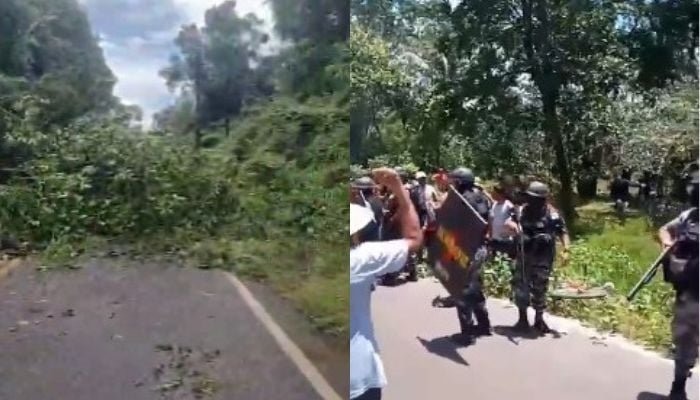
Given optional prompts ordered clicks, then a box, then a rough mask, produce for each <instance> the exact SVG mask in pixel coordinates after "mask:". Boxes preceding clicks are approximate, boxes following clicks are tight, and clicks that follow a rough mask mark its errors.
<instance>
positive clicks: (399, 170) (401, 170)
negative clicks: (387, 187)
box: [394, 167, 408, 182]
mask: <svg viewBox="0 0 700 400" xmlns="http://www.w3.org/2000/svg"><path fill="white" fill-rule="evenodd" d="M394 170H395V171H396V173H397V174H398V175H399V178H401V181H402V182H406V181H407V180H408V171H406V168H404V167H396V168H394Z"/></svg>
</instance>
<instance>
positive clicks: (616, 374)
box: [372, 279, 698, 400]
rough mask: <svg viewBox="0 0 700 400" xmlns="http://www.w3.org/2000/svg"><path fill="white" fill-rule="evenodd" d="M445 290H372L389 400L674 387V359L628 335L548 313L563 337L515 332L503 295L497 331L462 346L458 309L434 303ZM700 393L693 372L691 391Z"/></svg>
mask: <svg viewBox="0 0 700 400" xmlns="http://www.w3.org/2000/svg"><path fill="white" fill-rule="evenodd" d="M438 294H440V295H444V294H446V292H445V291H444V289H442V287H441V286H440V285H439V284H438V283H436V282H433V280H432V279H423V280H421V281H420V282H417V283H407V284H404V285H401V286H399V287H393V288H387V287H378V288H377V290H376V291H375V292H374V293H373V299H372V303H373V310H372V311H373V319H374V323H375V329H376V330H377V335H378V341H379V347H380V349H381V354H382V359H383V360H384V363H385V368H386V373H387V379H388V381H389V385H388V386H387V388H386V390H385V396H384V399H385V400H410V399H440V400H452V399H455V400H458V399H459V400H463V399H475V400H521V399H522V400H529V399H538V400H635V399H638V400H660V399H662V398H664V397H660V395H661V394H667V393H668V390H669V389H670V384H671V380H672V374H673V372H672V371H673V365H672V363H671V362H670V361H669V360H664V359H662V358H661V357H659V356H656V355H654V354H652V353H648V352H645V351H642V350H640V349H639V348H637V347H636V346H634V345H631V344H629V343H627V342H626V341H624V340H623V339H621V338H607V339H602V340H600V339H591V337H592V336H594V335H596V333H595V332H593V331H591V330H589V329H585V328H582V327H580V325H579V324H578V323H576V322H575V321H572V320H566V319H563V318H555V317H549V319H548V322H550V327H552V328H555V329H557V330H559V331H560V332H561V335H560V337H559V338H554V337H545V338H537V339H532V338H522V337H512V331H510V330H508V329H506V328H505V326H508V325H512V324H513V323H514V322H515V320H516V319H517V311H516V309H515V308H513V306H512V305H510V304H509V303H507V302H505V301H501V300H489V304H488V305H489V311H490V314H491V320H492V323H493V325H494V326H495V329H496V331H497V333H496V334H494V335H493V336H491V337H485V338H481V339H479V340H478V341H477V343H476V344H474V345H472V346H469V347H466V348H457V347H455V346H454V345H453V344H452V342H451V341H450V339H449V336H450V335H451V334H453V333H455V332H456V331H458V329H459V327H458V323H457V315H456V311H455V309H452V308H450V309H439V308H433V307H432V306H431V304H430V303H431V300H432V299H433V298H434V297H435V296H436V295H438ZM531 320H532V315H531ZM509 336H510V337H509ZM598 336H600V335H598ZM697 393H698V374H697V373H694V374H693V378H692V379H691V382H690V383H689V385H688V395H689V396H690V399H691V400H698V394H697Z"/></svg>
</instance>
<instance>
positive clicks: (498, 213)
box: [489, 182, 515, 254]
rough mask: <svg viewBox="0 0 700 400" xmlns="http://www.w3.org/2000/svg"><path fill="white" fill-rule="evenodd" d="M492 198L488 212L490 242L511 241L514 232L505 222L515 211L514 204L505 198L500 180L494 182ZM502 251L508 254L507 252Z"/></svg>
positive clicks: (504, 191)
mask: <svg viewBox="0 0 700 400" xmlns="http://www.w3.org/2000/svg"><path fill="white" fill-rule="evenodd" d="M493 200H494V203H493V206H492V207H491V212H490V214H489V226H490V227H491V230H490V232H489V235H490V238H491V242H492V244H493V242H496V243H500V242H512V241H513V233H514V232H513V231H512V229H511V228H510V227H509V226H508V225H506V222H507V221H508V220H509V219H510V217H511V216H512V214H513V212H514V211H515V206H514V205H513V203H511V202H510V200H508V199H507V198H506V189H505V187H504V184H503V183H502V182H499V183H498V184H496V187H494V190H493ZM503 253H506V254H509V252H503Z"/></svg>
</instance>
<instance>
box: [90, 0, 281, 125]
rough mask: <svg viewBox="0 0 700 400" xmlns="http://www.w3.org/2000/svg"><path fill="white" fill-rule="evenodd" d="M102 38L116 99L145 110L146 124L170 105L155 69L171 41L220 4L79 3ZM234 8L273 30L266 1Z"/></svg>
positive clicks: (198, 0)
mask: <svg viewBox="0 0 700 400" xmlns="http://www.w3.org/2000/svg"><path fill="white" fill-rule="evenodd" d="M79 2H80V3H81V4H82V5H83V7H84V8H85V10H86V11H87V14H88V16H89V18H90V22H91V24H92V29H93V30H94V31H95V33H96V34H97V35H98V36H99V38H100V46H101V47H102V49H103V51H104V54H105V58H106V60H107V64H108V65H109V67H110V68H111V69H112V72H113V73H114V74H115V75H116V77H117V79H118V82H117V85H116V87H115V93H114V94H115V95H116V96H119V97H120V98H121V99H122V101H123V102H124V103H126V104H137V105H139V106H140V107H141V108H142V109H143V110H144V119H145V121H144V122H145V123H146V124H145V125H146V126H149V125H150V120H151V116H152V114H153V113H154V112H156V111H158V110H160V109H162V108H163V107H165V106H167V105H168V104H170V103H171V102H172V101H173V95H172V94H171V93H169V92H168V89H167V88H166V86H165V82H164V81H163V80H162V79H161V78H160V77H159V76H158V71H159V70H160V69H161V68H163V67H164V66H165V65H167V63H168V58H169V56H170V55H171V54H172V53H173V52H174V51H175V47H174V45H173V40H174V39H175V37H176V36H177V32H178V30H179V28H180V26H182V25H183V24H186V23H192V22H195V23H197V24H199V25H201V24H202V21H203V20H204V12H205V11H206V10H207V9H209V8H210V7H212V6H214V5H217V4H219V3H221V2H222V1H221V0H79ZM236 8H237V10H238V13H239V14H241V15H243V14H247V13H249V12H251V13H254V14H256V15H257V16H258V17H260V18H261V19H263V20H264V21H265V25H266V29H267V30H269V31H271V29H272V15H271V10H270V8H269V7H268V6H267V4H266V3H265V1H264V0H238V1H237V5H236Z"/></svg>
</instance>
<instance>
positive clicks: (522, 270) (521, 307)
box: [510, 181, 569, 334]
mask: <svg viewBox="0 0 700 400" xmlns="http://www.w3.org/2000/svg"><path fill="white" fill-rule="evenodd" d="M524 194H525V199H524V200H525V202H526V203H525V205H523V206H522V207H521V208H520V210H519V212H517V213H516V214H515V215H514V216H513V218H512V221H511V222H510V223H511V227H512V229H513V230H515V231H519V232H520V234H521V235H522V237H521V238H520V239H522V249H521V250H522V254H519V255H518V257H517V260H516V264H515V265H516V267H515V271H514V273H513V281H512V287H513V297H514V298H515V299H514V300H515V304H516V305H517V306H518V322H517V323H516V324H515V329H517V330H528V329H530V324H529V322H528V319H527V307H528V306H530V305H532V308H534V309H535V324H534V328H535V329H536V330H537V331H539V332H540V333H542V334H544V333H548V332H550V329H549V327H548V326H547V324H546V323H545V322H544V318H543V314H544V310H545V307H546V302H545V296H546V294H547V286H548V284H549V276H550V275H551V273H552V266H553V264H554V256H555V254H556V244H555V239H556V238H557V237H558V238H559V239H560V240H561V242H562V244H563V246H564V260H565V261H566V260H568V252H569V236H568V234H567V231H566V225H565V224H564V220H563V219H562V218H561V216H559V213H558V212H557V211H556V210H555V209H554V208H553V207H552V206H550V205H549V204H548V202H547V197H548V196H549V188H548V187H547V185H545V184H544V183H542V182H538V181H533V182H532V183H530V185H529V186H528V188H527V191H526V192H525V193H524ZM518 222H519V226H518Z"/></svg>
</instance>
